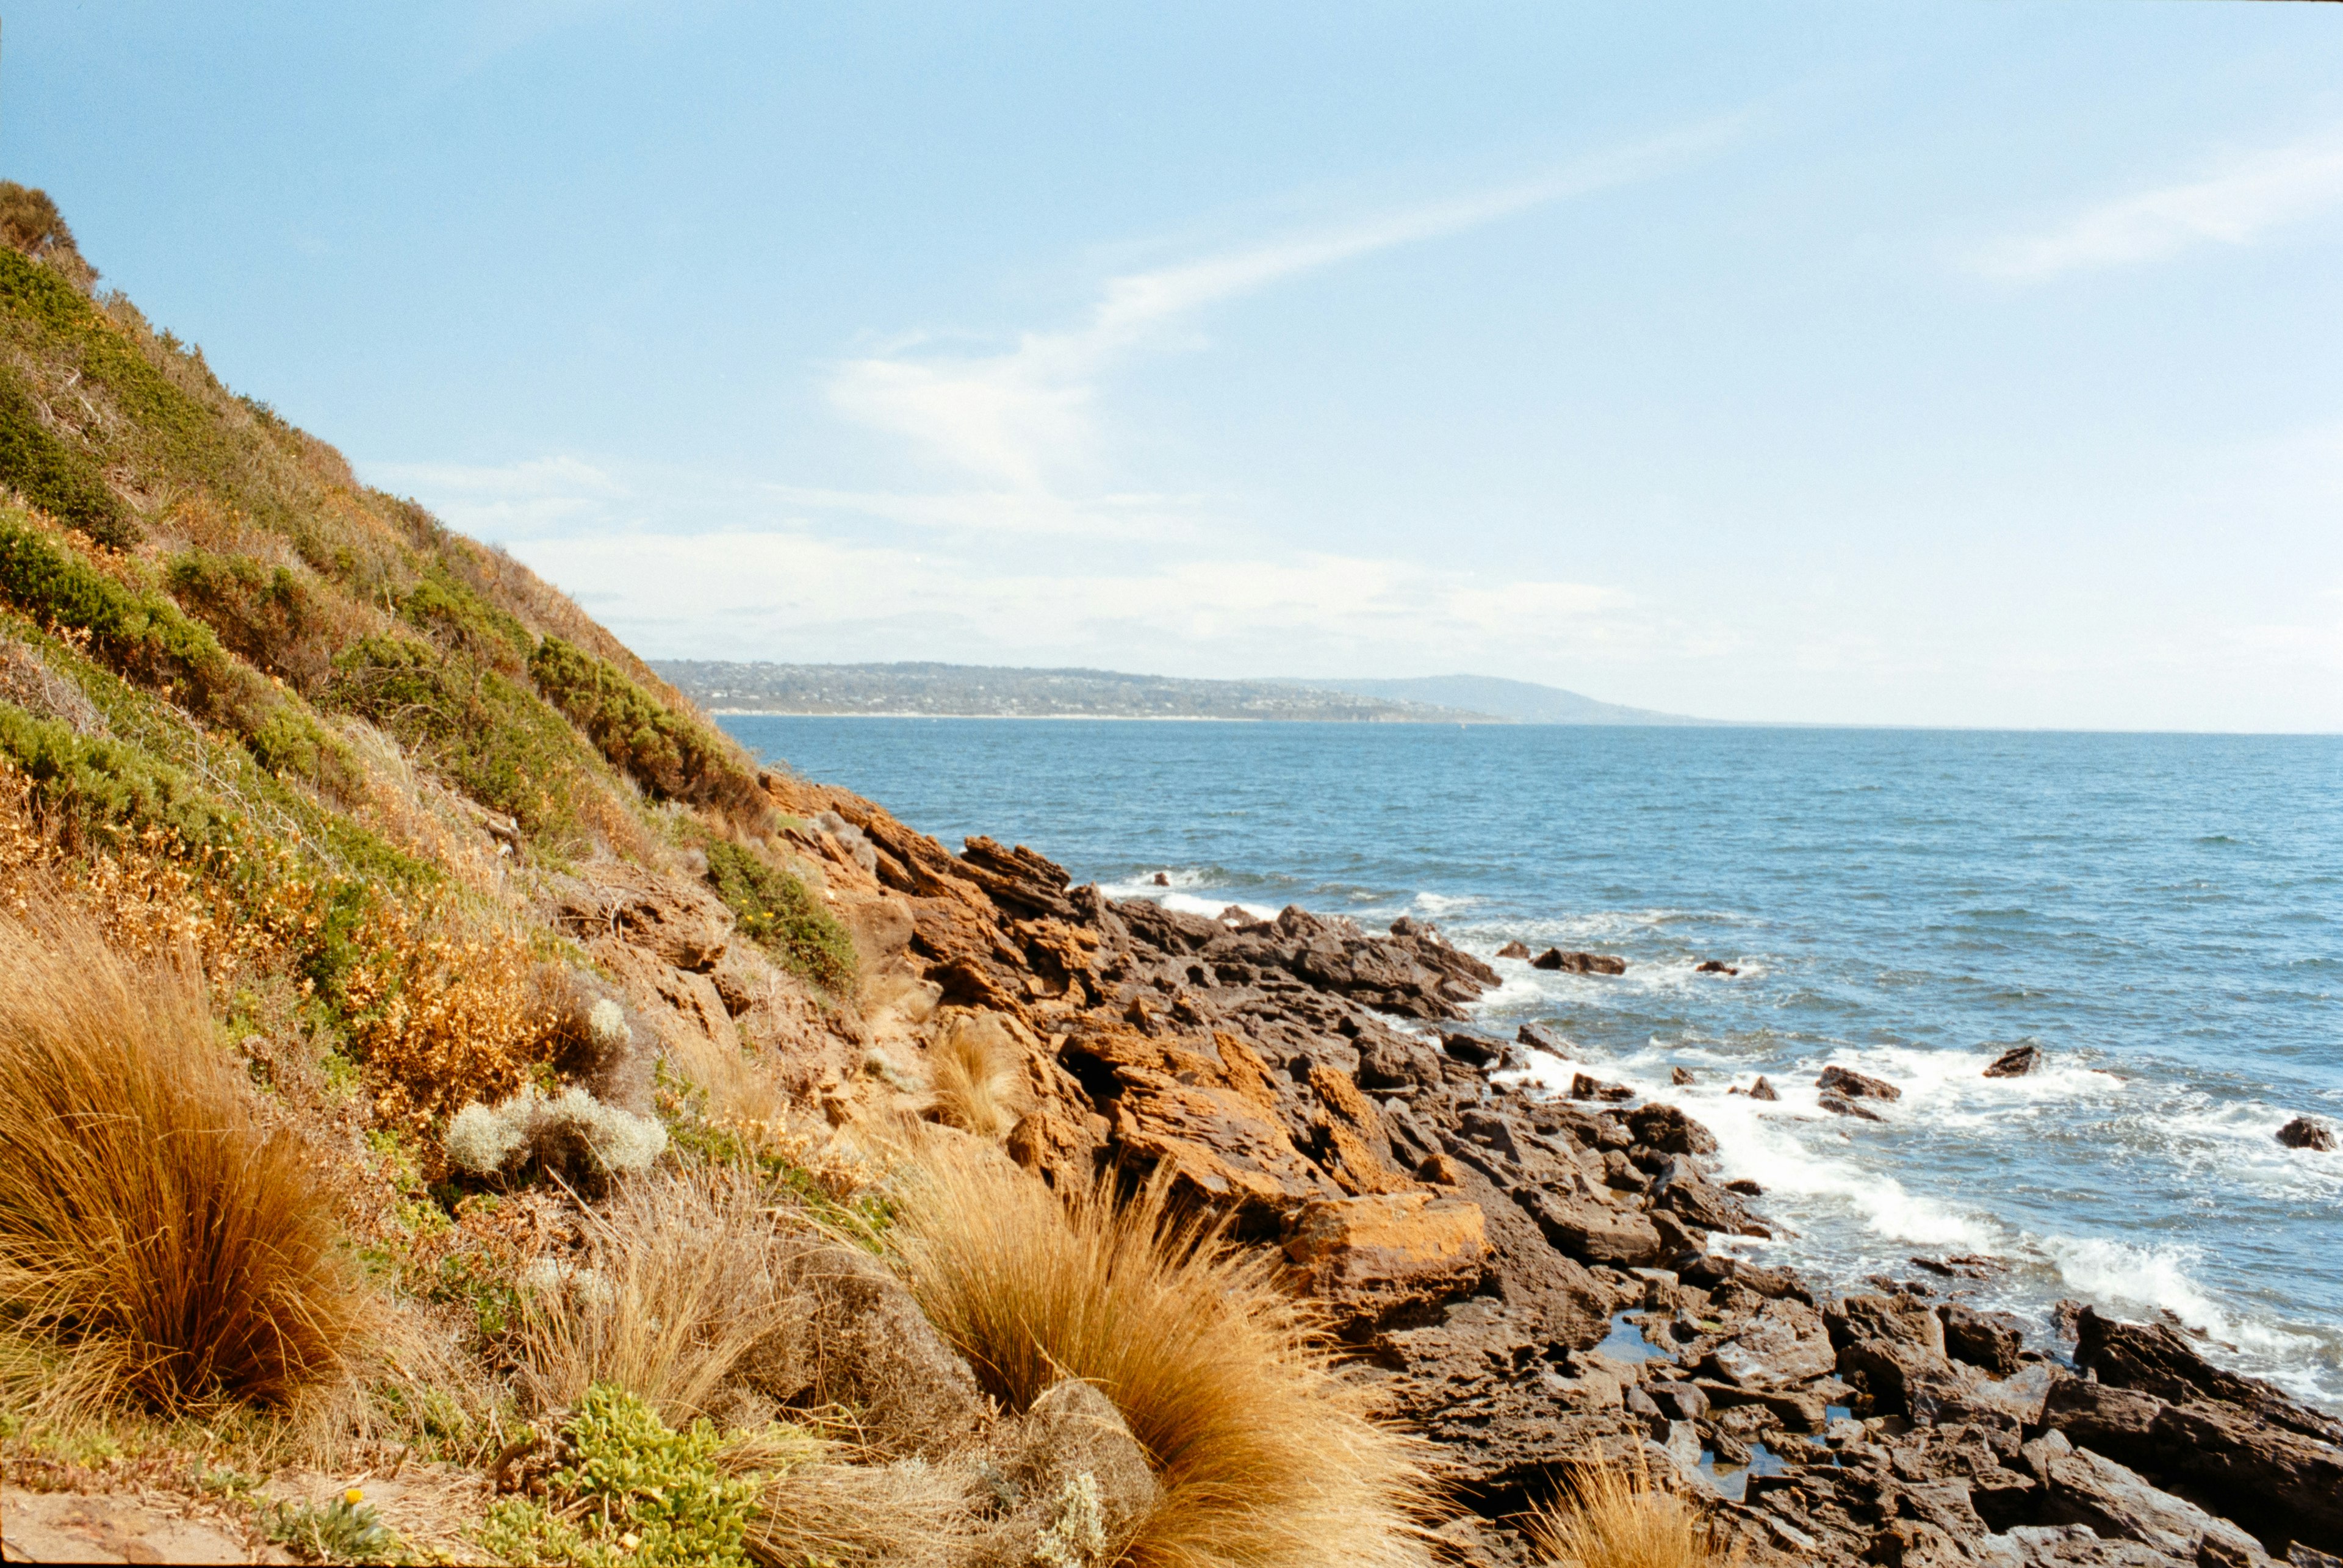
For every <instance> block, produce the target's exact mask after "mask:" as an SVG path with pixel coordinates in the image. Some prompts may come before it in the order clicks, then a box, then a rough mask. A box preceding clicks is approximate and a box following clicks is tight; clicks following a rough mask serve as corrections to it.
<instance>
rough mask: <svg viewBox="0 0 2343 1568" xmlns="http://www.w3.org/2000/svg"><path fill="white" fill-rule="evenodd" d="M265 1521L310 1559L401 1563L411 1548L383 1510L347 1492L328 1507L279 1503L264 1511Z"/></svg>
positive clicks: (283, 1542) (272, 1533) (274, 1535)
mask: <svg viewBox="0 0 2343 1568" xmlns="http://www.w3.org/2000/svg"><path fill="white" fill-rule="evenodd" d="M350 1491H351V1493H357V1488H356V1487H352V1488H351V1489H350ZM262 1521H263V1523H265V1524H266V1528H267V1531H268V1538H269V1539H270V1540H271V1541H274V1542H276V1543H277V1544H278V1545H280V1546H283V1547H286V1548H287V1550H289V1551H291V1552H292V1553H293V1554H294V1555H295V1556H297V1557H298V1558H300V1559H301V1560H302V1561H304V1562H307V1563H395V1562H397V1561H399V1560H400V1559H402V1558H403V1557H405V1555H406V1553H407V1548H406V1545H405V1543H402V1542H401V1541H400V1540H399V1539H398V1537H397V1535H395V1534H393V1533H391V1531H390V1529H389V1528H388V1527H387V1525H385V1524H384V1523H383V1522H382V1518H381V1516H380V1515H379V1514H377V1513H375V1511H374V1510H373V1509H371V1508H369V1507H367V1505H366V1504H365V1503H353V1502H351V1501H350V1498H349V1496H347V1495H345V1496H341V1497H337V1498H336V1499H334V1501H333V1503H332V1504H331V1505H330V1506H328V1507H325V1508H319V1507H317V1506H316V1505H315V1504H313V1503H273V1504H271V1505H269V1506H268V1507H267V1508H266V1509H265V1510H264V1511H263V1513H262Z"/></svg>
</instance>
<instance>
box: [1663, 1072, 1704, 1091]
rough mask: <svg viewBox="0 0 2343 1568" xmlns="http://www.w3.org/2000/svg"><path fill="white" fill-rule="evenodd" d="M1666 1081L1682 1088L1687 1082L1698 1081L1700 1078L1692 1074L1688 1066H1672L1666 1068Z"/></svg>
mask: <svg viewBox="0 0 2343 1568" xmlns="http://www.w3.org/2000/svg"><path fill="white" fill-rule="evenodd" d="M1668 1081H1669V1082H1670V1083H1673V1084H1674V1085H1675V1086H1676V1087H1677V1088H1678V1089H1682V1088H1684V1086H1685V1085H1687V1084H1693V1083H1698V1082H1699V1081H1700V1080H1699V1079H1697V1078H1695V1077H1694V1076H1693V1070H1692V1069H1691V1068H1689V1067H1672V1068H1670V1069H1668Z"/></svg>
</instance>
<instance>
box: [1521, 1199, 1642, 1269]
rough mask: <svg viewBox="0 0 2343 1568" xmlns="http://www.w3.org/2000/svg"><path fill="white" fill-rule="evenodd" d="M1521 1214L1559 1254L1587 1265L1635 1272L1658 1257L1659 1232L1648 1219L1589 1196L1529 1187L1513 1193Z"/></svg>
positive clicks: (1630, 1210) (1631, 1210)
mask: <svg viewBox="0 0 2343 1568" xmlns="http://www.w3.org/2000/svg"><path fill="white" fill-rule="evenodd" d="M1513 1196H1514V1200H1515V1201H1517V1202H1518V1203H1519V1204H1520V1205H1521V1207H1522V1211H1523V1212H1524V1213H1526V1214H1528V1215H1529V1217H1530V1218H1531V1219H1533V1220H1534V1221H1537V1225H1538V1229H1539V1230H1540V1231H1543V1232H1544V1235H1545V1239H1546V1240H1547V1241H1549V1242H1550V1243H1552V1244H1553V1246H1554V1249H1555V1250H1556V1251H1561V1252H1565V1253H1568V1254H1569V1255H1570V1256H1571V1257H1574V1258H1576V1259H1579V1260H1580V1261H1584V1262H1589V1263H1608V1264H1610V1265H1611V1266H1612V1267H1614V1268H1619V1269H1638V1268H1643V1267H1644V1266H1645V1265H1647V1264H1651V1263H1655V1262H1657V1261H1659V1259H1660V1249H1661V1242H1660V1232H1659V1231H1658V1230H1657V1229H1656V1228H1655V1227H1654V1225H1653V1223H1652V1221H1651V1220H1650V1219H1649V1218H1647V1217H1646V1216H1644V1214H1642V1213H1640V1212H1638V1211H1635V1210H1633V1209H1625V1208H1621V1207H1618V1206H1616V1205H1614V1204H1612V1203H1609V1202H1606V1201H1604V1200H1603V1199H1601V1198H1597V1197H1594V1196H1592V1195H1591V1194H1586V1193H1581V1192H1575V1191H1555V1190H1554V1189H1551V1188H1530V1189H1528V1190H1526V1191H1516V1192H1515V1193H1514V1195H1513Z"/></svg>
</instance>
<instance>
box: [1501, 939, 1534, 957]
mask: <svg viewBox="0 0 2343 1568" xmlns="http://www.w3.org/2000/svg"><path fill="white" fill-rule="evenodd" d="M1497 956H1498V957H1499V958H1501V959H1525V958H1527V957H1529V956H1530V950H1529V949H1528V948H1526V947H1524V946H1523V945H1522V944H1521V943H1520V942H1507V943H1506V944H1505V945H1504V946H1503V947H1501V948H1499V949H1498V950H1497Z"/></svg>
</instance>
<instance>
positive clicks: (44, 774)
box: [0, 702, 228, 846]
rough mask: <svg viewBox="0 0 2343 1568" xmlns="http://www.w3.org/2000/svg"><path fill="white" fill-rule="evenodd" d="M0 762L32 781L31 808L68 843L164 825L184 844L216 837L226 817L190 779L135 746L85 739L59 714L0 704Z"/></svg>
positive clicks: (223, 834) (223, 829) (225, 826)
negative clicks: (36, 713)
mask: <svg viewBox="0 0 2343 1568" xmlns="http://www.w3.org/2000/svg"><path fill="white" fill-rule="evenodd" d="M0 763H5V765H6V766H8V767H10V768H13V769H15V771H17V772H20V773H22V774H24V775H25V777H26V778H27V779H31V780H32V784H33V799H34V801H35V806H36V808H37V809H39V810H40V812H41V813H42V815H43V816H44V817H45V818H46V819H48V820H49V822H50V823H51V824H52V825H53V826H55V827H56V828H58V829H61V830H62V831H63V832H64V833H65V838H66V839H67V841H68V842H83V841H87V840H89V839H116V838H117V837H118V836H120V835H122V834H124V833H135V832H136V831H138V830H140V829H147V828H161V829H167V830H169V831H171V832H173V833H176V835H177V836H178V838H179V839H180V841H181V842H182V843H185V844H187V845H190V846H196V845H206V844H213V843H217V842H220V841H222V840H223V839H225V837H226V832H227V829H228V823H227V820H226V818H225V817H224V816H223V814H222V813H221V811H220V810H219V809H218V807H217V805H216V803H215V802H214V801H212V800H211V799H208V798H207V796H206V793H205V792H204V791H203V790H202V789H199V788H198V787H197V786H196V783H195V781H194V780H192V779H189V778H188V777H187V776H186V774H185V773H182V772H180V771H179V769H176V768H174V767H172V766H170V765H169V764H168V763H166V762H161V761H158V760H156V759H155V758H154V757H153V756H151V755H149V754H148V753H147V752H146V751H144V750H142V749H139V748H137V747H136V746H131V745H126V744H125V743H124V742H122V741H119V740H112V739H105V738H102V737H83V736H79V735H76V734H75V733H74V731H73V729H72V728H71V727H70V726H69V725H67V724H65V722H64V721H63V720H61V719H39V718H35V716H33V715H32V714H30V713H27V712H26V711H25V709H21V708H18V707H17V706H15V704H14V703H9V702H0Z"/></svg>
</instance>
